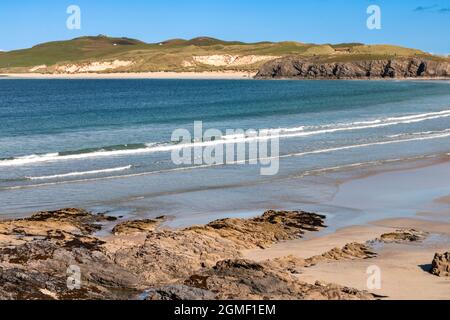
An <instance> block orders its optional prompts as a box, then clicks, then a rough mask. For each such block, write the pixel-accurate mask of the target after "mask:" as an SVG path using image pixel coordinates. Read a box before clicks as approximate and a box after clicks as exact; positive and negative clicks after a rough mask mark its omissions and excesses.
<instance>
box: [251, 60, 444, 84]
mask: <svg viewBox="0 0 450 320" xmlns="http://www.w3.org/2000/svg"><path fill="white" fill-rule="evenodd" d="M255 78H256V79H283V78H288V79H396V78H398V79H403V78H450V62H446V61H435V60H426V59H418V58H409V59H407V58H399V59H390V60H361V61H350V62H320V61H317V60H314V59H304V58H299V57H285V58H280V59H276V60H272V61H269V62H267V63H265V64H264V65H263V66H261V68H260V70H259V72H258V73H257V75H256V76H255Z"/></svg>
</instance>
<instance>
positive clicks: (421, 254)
mask: <svg viewBox="0 0 450 320" xmlns="http://www.w3.org/2000/svg"><path fill="white" fill-rule="evenodd" d="M448 168H449V162H448V160H445V158H441V159H434V160H431V161H430V160H428V161H419V162H415V161H413V162H409V163H408V162H406V163H403V164H401V167H397V168H388V169H386V168H384V170H383V168H373V169H371V170H370V169H369V170H366V172H353V173H350V175H352V174H353V178H351V179H348V180H346V179H344V180H343V181H341V182H340V186H339V191H337V193H336V195H335V196H334V199H333V200H332V201H331V203H334V204H335V205H341V206H348V207H352V208H358V209H361V208H364V209H361V210H371V209H372V208H373V207H374V206H376V205H381V206H386V207H387V208H388V207H391V208H392V207H396V206H398V209H399V212H400V211H401V210H400V209H403V208H408V207H409V206H408V205H407V204H405V203H403V204H400V205H397V204H395V205H394V206H392V204H391V205H388V204H387V202H386V201H388V199H391V201H392V200H394V199H395V200H397V199H405V198H408V197H410V198H411V197H414V196H413V195H416V197H417V196H418V195H419V194H421V195H422V196H421V197H420V198H418V200H419V201H417V202H415V204H417V208H419V207H422V208H425V207H426V208H428V209H429V210H423V211H422V210H420V209H417V210H416V212H415V213H416V215H415V216H414V214H413V216H412V217H410V218H404V217H401V215H402V214H401V213H399V214H398V215H399V217H397V218H396V217H395V215H396V214H395V212H394V211H391V212H390V213H389V214H388V216H391V218H388V219H383V220H377V219H376V216H373V215H372V216H371V217H370V218H368V217H365V218H363V217H360V218H359V219H361V221H365V223H364V224H361V225H353V226H346V227H343V228H339V229H337V230H336V231H335V232H332V233H324V234H321V233H320V232H319V233H318V234H311V235H310V237H307V238H306V239H299V240H293V241H288V242H282V243H278V244H276V245H274V246H272V247H271V248H269V249H265V250H260V249H256V250H248V251H245V252H244V256H245V257H246V258H248V259H251V260H255V261H266V260H267V259H280V258H282V257H286V256H294V257H297V258H300V259H306V258H308V257H311V256H316V255H321V254H323V253H325V252H328V251H330V250H332V249H333V248H342V247H343V246H345V245H346V244H349V243H361V244H367V243H371V244H372V243H373V242H374V241H375V240H376V239H379V238H380V237H381V236H382V235H383V234H388V233H391V232H396V231H398V230H417V231H421V232H425V233H427V234H428V235H427V237H426V239H425V240H423V241H417V242H408V241H406V242H402V241H399V242H393V243H383V244H379V243H378V244H377V245H373V249H374V252H376V253H377V257H375V258H371V259H356V260H353V259H351V260H347V261H329V262H326V263H319V264H318V265H314V266H312V267H310V268H305V269H303V270H302V272H301V274H299V275H298V277H299V278H300V279H302V280H303V281H307V282H309V283H315V282H316V281H318V280H319V281H324V282H331V283H337V284H340V285H345V286H350V287H353V288H357V289H359V290H367V284H366V283H367V277H368V276H367V273H366V270H367V268H368V267H370V266H377V267H379V268H380V270H381V275H382V286H381V288H380V289H379V290H375V291H373V292H375V293H377V294H379V295H381V296H385V297H386V299H394V300H402V299H419V300H423V299H425V300H427V299H438V300H449V299H450V282H449V281H450V279H448V278H439V277H436V276H433V275H431V274H430V273H429V270H430V269H431V261H432V260H433V257H434V255H435V254H436V253H439V252H441V253H443V252H448V251H449V250H450V223H449V217H450V207H449V206H448V204H449V198H450V197H449V196H437V195H432V194H426V192H425V190H427V189H428V188H431V185H433V186H434V187H436V186H437V185H439V184H440V183H441V182H442V190H441V191H442V192H447V193H448V192H449V190H448V188H447V187H446V181H448V180H447V179H446V178H445V175H446V174H447V172H448ZM439 177H442V179H440V178H439ZM382 186H384V187H382ZM383 188H384V189H383ZM376 190H378V191H379V192H377V191H376ZM443 190H445V191H443ZM400 193H402V195H401V196H400ZM405 193H407V194H410V195H411V196H406V195H405ZM396 196H398V198H396ZM436 204H437V205H436ZM387 210H390V209H387ZM411 210H414V209H411ZM367 219H369V221H367ZM356 220H358V219H356Z"/></svg>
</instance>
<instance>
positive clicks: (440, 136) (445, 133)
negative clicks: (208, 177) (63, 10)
mask: <svg viewBox="0 0 450 320" xmlns="http://www.w3.org/2000/svg"><path fill="white" fill-rule="evenodd" d="M448 137H450V130H449V129H447V130H444V131H442V132H441V133H433V134H430V135H425V136H419V137H412V138H406V139H397V140H387V141H378V142H371V143H364V144H354V145H346V146H340V147H335V148H326V149H316V150H310V151H304V152H297V153H290V154H285V155H280V156H272V157H265V158H259V159H247V160H242V161H234V162H229V163H226V165H242V164H246V163H249V162H252V161H255V160H259V161H261V160H274V159H284V158H289V157H303V156H308V155H315V154H324V153H332V152H337V151H344V150H351V149H359V148H368V147H372V146H380V145H390V144H399V143H407V142H414V141H421V140H432V139H443V138H448ZM448 155H450V153H449V154H448ZM434 156H436V155H431V156H430V155H425V156H420V157H434ZM420 157H417V159H419V158H420ZM407 159H414V158H406V160H407ZM400 160H404V159H390V160H389V159H388V160H377V161H373V162H367V163H374V164H376V163H383V162H389V161H400ZM362 164H364V163H355V164H353V165H351V166H359V165H362ZM222 166H225V165H224V164H204V165H196V166H190V167H179V168H173V169H165V170H158V171H150V172H141V173H133V174H125V175H120V176H118V175H115V176H107V177H98V178H88V179H80V180H72V181H59V182H48V183H41V184H33V185H24V186H14V187H5V188H1V190H15V189H24V188H33V187H45V186H51V185H59V184H66V183H84V182H93V181H99V180H111V179H117V178H132V177H139V176H147V175H154V174H162V173H172V172H179V171H189V170H195V169H207V168H212V167H222ZM345 166H348V165H344V166H343V167H345ZM337 168H339V166H337V167H332V168H324V169H326V170H328V169H337ZM320 170H321V169H317V170H315V171H320ZM306 172H308V171H306Z"/></svg>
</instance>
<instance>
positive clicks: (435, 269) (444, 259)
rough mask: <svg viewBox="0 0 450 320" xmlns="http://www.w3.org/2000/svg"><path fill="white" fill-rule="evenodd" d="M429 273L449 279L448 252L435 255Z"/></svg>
mask: <svg viewBox="0 0 450 320" xmlns="http://www.w3.org/2000/svg"><path fill="white" fill-rule="evenodd" d="M431 273H432V274H434V275H435V276H438V277H450V252H446V253H443V254H439V253H436V255H435V256H434V259H433V264H432V265H431Z"/></svg>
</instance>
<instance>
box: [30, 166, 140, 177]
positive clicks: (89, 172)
mask: <svg viewBox="0 0 450 320" xmlns="http://www.w3.org/2000/svg"><path fill="white" fill-rule="evenodd" d="M132 167H133V166H132V165H129V166H125V167H118V168H110V169H101V170H91V171H81V172H70V173H64V174H55V175H50V176H40V177H26V179H27V180H52V179H58V178H69V177H77V176H86V175H94V174H101V173H111V172H119V171H126V170H130V169H131V168H132Z"/></svg>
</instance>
